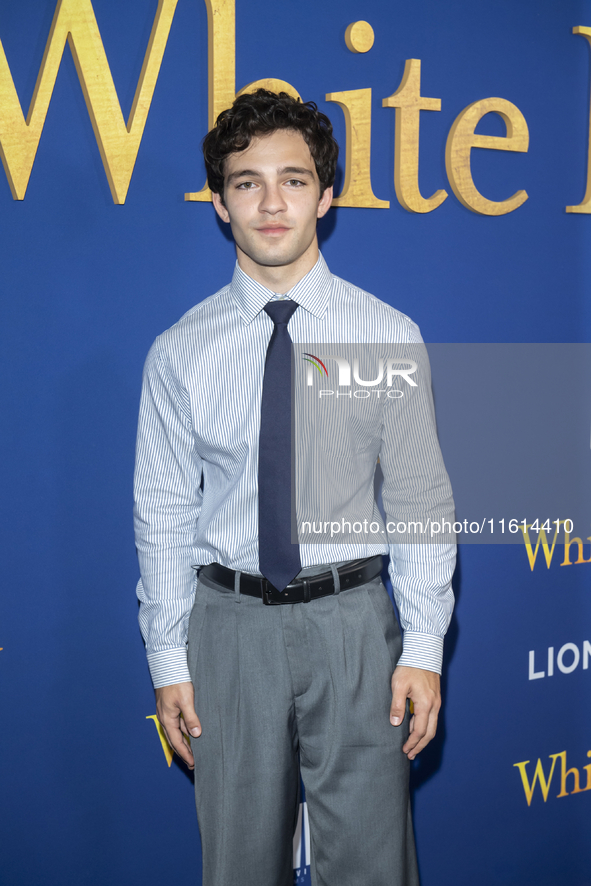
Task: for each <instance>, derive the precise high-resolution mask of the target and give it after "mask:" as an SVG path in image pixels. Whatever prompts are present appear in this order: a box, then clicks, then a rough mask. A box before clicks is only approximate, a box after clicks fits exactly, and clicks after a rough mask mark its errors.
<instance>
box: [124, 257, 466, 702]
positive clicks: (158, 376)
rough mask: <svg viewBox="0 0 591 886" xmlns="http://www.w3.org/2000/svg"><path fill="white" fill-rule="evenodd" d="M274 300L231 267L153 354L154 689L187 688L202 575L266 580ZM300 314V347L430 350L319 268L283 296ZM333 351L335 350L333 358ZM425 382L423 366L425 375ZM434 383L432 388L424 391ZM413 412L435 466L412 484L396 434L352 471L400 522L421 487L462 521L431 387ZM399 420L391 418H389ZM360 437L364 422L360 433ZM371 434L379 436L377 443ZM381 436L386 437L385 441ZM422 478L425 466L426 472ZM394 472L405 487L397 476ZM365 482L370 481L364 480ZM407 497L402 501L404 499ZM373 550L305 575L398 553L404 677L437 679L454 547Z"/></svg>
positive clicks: (418, 448) (145, 498) (338, 543)
mask: <svg viewBox="0 0 591 886" xmlns="http://www.w3.org/2000/svg"><path fill="white" fill-rule="evenodd" d="M277 297H278V296H277V295H276V294H275V293H273V292H271V291H270V290H268V289H266V288H265V287H264V286H262V285H261V284H260V283H257V282H256V281H254V280H252V279H251V278H250V277H249V276H248V275H247V274H245V273H244V271H242V269H241V268H240V267H239V266H238V264H236V267H235V270H234V275H233V278H232V282H231V283H230V284H229V285H228V286H226V287H224V288H223V289H221V290H220V291H219V292H217V293H216V294H215V295H212V296H211V297H209V298H206V299H205V300H204V301H202V302H200V303H199V304H198V305H196V307H194V308H193V309H192V310H190V311H189V312H188V313H187V314H185V315H184V317H182V318H181V320H179V322H178V323H176V324H175V325H174V326H172V327H171V328H170V329H168V330H167V331H166V332H164V333H163V334H162V335H160V336H159V337H158V338H157V339H156V341H155V342H154V344H153V346H152V348H151V349H150V352H149V354H148V357H147V360H146V365H145V369H144V379H143V387H142V397H141V404H140V415H139V426H138V438H137V453H136V471H135V509H134V518H135V532H136V545H137V550H138V557H139V565H140V574H141V579H140V581H139V583H138V586H137V595H138V598H139V601H140V613H139V621H140V628H141V631H142V635H143V637H144V640H145V643H146V650H147V655H148V663H149V667H150V673H151V676H152V680H153V683H154V686H155V687H159V686H166V685H169V684H172V683H180V682H183V681H189V680H190V675H189V671H188V668H187V650H186V643H187V627H188V619H189V615H190V611H191V608H192V605H193V601H194V596H195V587H196V581H197V569H198V568H199V566H203V565H206V564H208V563H212V562H217V563H221V564H222V565H223V566H226V567H228V568H230V569H234V570H239V571H240V572H248V573H251V574H258V575H260V572H259V561H258V498H257V494H258V493H257V485H258V479H257V477H258V437H259V427H260V403H261V393H262V382H263V372H264V365H265V356H266V351H267V346H268V343H269V339H270V337H271V334H272V331H273V322H272V320H271V319H270V317H269V316H268V315H267V314H266V313H265V311H264V310H263V307H264V305H265V304H266V303H267V302H269V301H271V300H273V299H274V298H277ZM285 297H286V298H291V299H293V300H294V301H296V302H297V303H298V305H299V308H298V310H297V311H296V312H295V314H294V315H293V317H292V318H291V320H290V323H289V332H290V335H291V338H292V340H293V342H294V346H295V348H296V352H297V346H298V343H310V342H313V343H317V345H316V347H317V351H316V352H318V344H321V345H324V346H325V347H324V350H325V351H326V350H329V349H330V346H331V345H334V344H335V343H349V344H354V343H358V342H360V343H364V342H367V343H371V342H399V343H408V344H409V346H419V347H420V346H421V345H422V339H421V336H420V333H419V330H418V327H417V326H416V324H414V323H413V322H412V321H411V320H410V319H409V318H408V317H407V316H405V315H404V314H401V313H400V312H399V311H396V310H395V309H394V308H392V307H390V306H389V305H387V304H385V303H384V302H382V301H380V300H379V299H377V298H375V297H374V296H372V295H370V294H368V293H366V292H364V291H363V290H361V289H358V288H357V287H355V286H352V285H351V284H350V283H346V282H345V281H343V280H341V279H340V278H338V277H335V276H333V275H332V274H331V273H330V271H329V269H328V267H327V265H326V263H325V261H324V259H323V258H322V256H320V257H319V259H318V262H317V263H316V265H315V266H314V267H313V268H312V270H311V271H309V273H308V274H306V276H305V277H303V278H302V279H301V280H300V281H299V282H298V283H297V285H296V286H294V287H293V289H291V290H290V291H289V292H288V293H286V295H285ZM327 346H328V347H327ZM427 373H428V366H427ZM428 380H429V379H428V378H427V381H428ZM413 392H414V393H413V395H414V396H415V398H416V403H417V409H416V410H415V419H414V420H413V422H412V424H411V427H410V431H409V434H406V435H405V441H404V445H405V446H407V448H408V450H409V451H413V452H417V453H421V452H422V453H426V455H425V457H424V458H422V462H423V463H424V464H423V467H422V469H421V470H418V469H417V468H416V466H415V467H413V469H412V475H413V477H412V478H411V479H410V480H409V479H408V478H405V477H404V476H403V475H402V474H401V473H400V472H401V468H400V459H399V458H397V453H396V451H392V450H395V449H396V446H395V445H394V446H391V445H390V441H389V439H388V435H387V434H384V433H382V436H383V437H385V439H383V440H381V441H378V443H379V444H380V448H379V450H377V449H376V450H374V447H373V444H372V445H369V446H363V445H361V446H357V448H356V453H357V454H356V459H355V470H356V473H357V475H358V476H360V477H361V479H362V480H363V482H362V483H360V484H357V485H358V486H359V487H360V488H361V487H363V489H365V490H371V493H370V492H367V496H369V497H371V499H372V501H369V500H368V501H367V502H361V508H362V510H363V509H365V511H366V512H367V513H369V514H370V515H372V514H373V515H374V516H377V518H378V520H379V521H380V524H379V525H380V532H381V535H382V536H383V531H382V526H383V522H382V521H381V516H380V515H379V514H378V513H377V510H376V506H375V503H374V502H373V498H374V492H373V480H372V478H373V475H374V471H375V467H376V454H377V455H379V457H380V462H381V464H382V469H383V472H384V491H383V504H384V508H385V512H386V516H387V517H389V516H390V514H392V515H393V516H394V517H399V516H400V513H401V511H400V508H401V507H403V505H404V501H403V499H404V498H405V497H410V498H412V495H411V493H410V492H409V491H408V490H409V489H410V487H411V486H412V484H413V482H415V480H414V478H419V479H416V484H417V485H418V486H420V489H419V492H418V494H417V495H416V496H415V498H416V499H418V498H420V499H421V501H422V502H423V505H424V504H425V502H427V503H428V505H429V507H430V508H431V510H430V511H429V513H430V514H436V515H437V517H438V518H440V519H447V520H450V519H451V521H452V522H453V500H452V496H451V488H450V486H449V480H448V478H447V474H446V472H445V468H444V466H443V461H442V459H441V453H440V451H439V445H438V443H437V435H436V429H435V418H434V411H433V404H432V397H431V390H430V384H421V385H419V386H418V387H417V388H416V391H415V389H413ZM392 408H393V407H392ZM358 424H360V425H361V431H360V433H362V432H363V428H364V425H363V422H361V423H360V422H358ZM372 433H373V432H372ZM379 435H380V434H379V428H378V433H377V436H378V437H379ZM425 466H426V467H425ZM397 470H398V474H397V473H396V471H397ZM366 475H367V476H366ZM400 490H403V491H404V492H403V493H401V492H400ZM388 542H389V539H388V538H387V537H386V536H384V537H383V538H382V537H381V536H380V534H379V533H378V537H372V538H367V539H365V540H364V539H363V538H361V539H351V538H348V539H346V540H345V539H344V538H343V539H341V540H339V539H336V540H334V539H325V538H322V539H320V540H314V541H309V542H307V541H306V542H304V543H302V544H301V545H300V555H301V562H302V566H303V567H307V566H317V565H321V564H326V563H335V562H340V561H346V560H353V559H358V558H363V557H370V556H373V555H374V554H386V553H388V552H389V553H390V565H389V572H390V577H391V580H392V587H393V591H394V596H395V599H396V603H397V606H398V611H399V615H400V620H401V624H402V628H403V631H404V651H403V654H402V657H401V659H400V662H399V664H401V665H409V666H413V667H419V668H426V669H428V670H433V671H437V672H440V670H441V657H442V651H443V637H444V634H445V632H446V630H447V627H448V625H449V621H450V618H451V613H452V609H453V600H454V598H453V592H452V590H451V579H452V575H453V570H454V566H455V545H454V544H451V543H450V544H447V543H446V544H443V543H436V544H430V543H414V544H412V543H404V542H402V541H400V539H396V540H395V541H393V542H392V543H388Z"/></svg>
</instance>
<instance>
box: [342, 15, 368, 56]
mask: <svg viewBox="0 0 591 886" xmlns="http://www.w3.org/2000/svg"><path fill="white" fill-rule="evenodd" d="M374 40H375V34H374V32H373V28H372V26H371V25H370V23H369V22H363V21H361V22H351V24H350V25H349V26H348V28H347V30H346V31H345V43H346V44H347V49H348V50H349V51H350V52H359V53H360V52H369V50H370V49H371V47H372V46H373V44H374Z"/></svg>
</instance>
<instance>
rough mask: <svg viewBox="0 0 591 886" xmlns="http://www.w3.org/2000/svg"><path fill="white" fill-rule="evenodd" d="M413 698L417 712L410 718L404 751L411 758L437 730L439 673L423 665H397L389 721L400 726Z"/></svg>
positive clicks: (439, 693)
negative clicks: (408, 704) (407, 704)
mask: <svg viewBox="0 0 591 886" xmlns="http://www.w3.org/2000/svg"><path fill="white" fill-rule="evenodd" d="M407 698H410V699H411V701H412V703H413V707H414V714H413V716H412V717H411V719H410V735H409V736H408V740H407V742H406V744H405V745H404V747H403V748H402V750H403V752H404V753H405V754H407V755H408V759H409V760H414V758H415V757H416V755H417V754H418V753H420V752H421V751H422V750H423V748H424V747H426V746H427V745H428V744H429V742H430V741H431V739H432V738H433V737H434V735H435V732H436V730H437V715H438V714H439V708H440V707H441V691H440V688H439V674H436V673H434V672H433V671H424V670H423V669H422V668H406V667H401V668H396V670H395V671H394V673H393V674H392V706H391V708H390V722H391V723H392V725H393V726H399V725H400V723H402V720H403V719H404V712H405V710H406V699H407Z"/></svg>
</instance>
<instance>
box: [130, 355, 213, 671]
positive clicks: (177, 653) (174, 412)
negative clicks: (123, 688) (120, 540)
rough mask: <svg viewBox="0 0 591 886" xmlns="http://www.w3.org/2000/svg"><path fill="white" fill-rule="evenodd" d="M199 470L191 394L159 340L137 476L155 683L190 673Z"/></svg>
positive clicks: (146, 395)
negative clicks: (188, 645) (183, 385)
mask: <svg viewBox="0 0 591 886" xmlns="http://www.w3.org/2000/svg"><path fill="white" fill-rule="evenodd" d="M201 474H202V461H201V458H200V457H199V454H198V453H197V451H196V449H195V441H194V435H193V432H192V424H191V413H190V408H189V398H188V395H187V392H186V390H185V389H184V388H183V387H182V385H181V383H180V382H179V380H178V379H177V378H176V377H175V375H174V373H173V372H172V370H171V368H170V366H169V365H168V363H167V361H166V359H165V356H163V354H162V353H161V351H160V343H159V339H156V342H155V343H154V345H153V346H152V348H151V350H150V352H149V354H148V357H147V360H146V365H145V368H144V377H143V386H142V396H141V402H140V414H139V423H138V436H137V449H136V466H135V478H134V496H135V505H134V525H135V538H136V547H137V552H138V558H139V565H140V574H141V579H140V581H139V583H138V586H137V595H138V599H139V601H140V610H139V623H140V629H141V632H142V636H143V638H144V641H145V643H146V652H147V655H148V664H149V667H150V673H151V676H152V680H153V683H154V686H155V687H156V688H157V687H159V686H167V685H170V684H172V683H181V682H184V681H190V679H191V677H190V675H189V670H188V667H187V629H188V621H189V615H190V612H191V608H192V605H193V600H194V597H195V585H196V572H195V569H194V568H193V567H194V564H195V562H196V559H195V531H196V525H197V520H198V518H199V513H200V510H201V503H202V493H201V489H200V485H201Z"/></svg>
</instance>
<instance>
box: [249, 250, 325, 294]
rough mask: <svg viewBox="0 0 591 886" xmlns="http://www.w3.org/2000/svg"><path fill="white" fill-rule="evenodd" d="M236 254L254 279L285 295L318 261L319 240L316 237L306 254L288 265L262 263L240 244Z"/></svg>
mask: <svg viewBox="0 0 591 886" xmlns="http://www.w3.org/2000/svg"><path fill="white" fill-rule="evenodd" d="M236 254H237V256H238V264H239V266H240V267H241V269H242V270H243V271H244V273H245V274H248V276H249V277H250V278H251V279H252V280H256V282H257V283H260V284H261V285H262V286H264V287H265V288H266V289H270V290H271V292H276V293H278V294H279V295H285V293H286V292H289V290H290V289H293V287H294V286H295V285H296V283H299V281H300V280H301V279H302V277H305V276H306V274H307V273H308V272H309V271H311V270H312V268H313V267H314V265H315V264H316V262H317V261H318V255H319V252H318V241H317V240H316V239H314V241H313V242H312V243H311V244H310V246H309V247H308V249H306V251H305V252H304V254H303V255H301V256H300V257H299V258H298V259H296V261H294V262H291V263H290V264H288V265H260V264H258V263H257V262H255V261H253V260H252V259H251V258H249V256H248V255H246V253H244V252H242V250H241V249H240V248H239V247H238V246H237V247H236Z"/></svg>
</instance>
